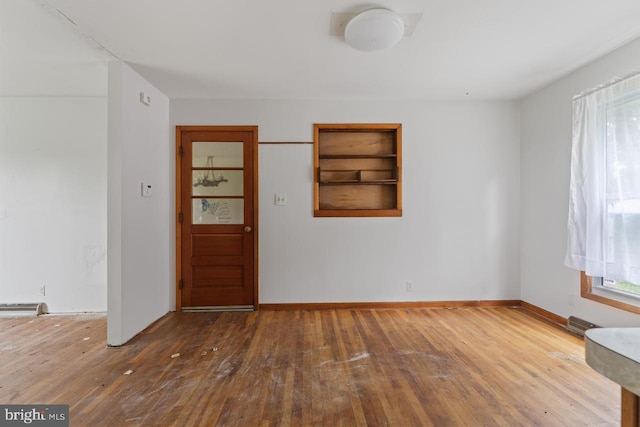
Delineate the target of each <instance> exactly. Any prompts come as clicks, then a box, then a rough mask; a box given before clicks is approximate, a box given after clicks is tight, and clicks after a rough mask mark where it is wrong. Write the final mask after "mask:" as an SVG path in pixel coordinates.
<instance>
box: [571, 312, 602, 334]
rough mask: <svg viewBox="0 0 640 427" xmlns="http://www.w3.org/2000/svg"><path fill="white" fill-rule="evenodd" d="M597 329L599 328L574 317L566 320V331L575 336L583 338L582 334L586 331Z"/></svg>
mask: <svg viewBox="0 0 640 427" xmlns="http://www.w3.org/2000/svg"><path fill="white" fill-rule="evenodd" d="M599 327H600V326H598V325H595V324H593V323H591V322H589V321H587V320H584V319H580V318H578V317H575V316H569V319H568V320H567V331H569V332H571V333H573V334H576V335H580V336H581V337H583V336H584V333H585V331H586V330H587V329H592V328H599Z"/></svg>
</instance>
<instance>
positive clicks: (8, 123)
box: [0, 96, 107, 312]
mask: <svg viewBox="0 0 640 427" xmlns="http://www.w3.org/2000/svg"><path fill="white" fill-rule="evenodd" d="M106 114H107V100H106V97H62V96H61V97H51V98H39V97H19V98H7V97H5V98H0V302H3V303H25V302H45V303H46V304H47V309H48V311H49V312H80V311H105V310H106V306H107V290H106V285H107V275H106V265H107V263H106V251H107V249H106V247H107V219H106V218H107V215H106V210H107V198H106V184H107V181H106V170H107V161H106V152H107V115H106ZM41 286H44V287H45V296H41V295H40V292H39V290H40V287H41Z"/></svg>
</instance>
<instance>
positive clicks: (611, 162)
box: [565, 74, 640, 306]
mask: <svg viewBox="0 0 640 427" xmlns="http://www.w3.org/2000/svg"><path fill="white" fill-rule="evenodd" d="M573 108H574V110H573V145H572V157H571V188H570V192H571V199H570V205H569V222H568V225H569V227H568V231H569V233H568V245H567V257H566V260H565V264H566V265H568V266H569V267H573V268H576V269H580V270H582V271H584V272H586V274H587V275H588V276H591V277H593V279H592V280H590V281H589V284H588V286H585V284H584V283H583V287H582V290H583V296H585V293H586V294H587V295H589V294H595V295H598V296H602V298H605V299H610V300H615V301H623V302H624V303H625V304H630V305H632V306H635V305H640V286H639V285H640V74H636V75H635V76H632V77H629V78H626V79H623V80H620V81H618V82H616V83H612V84H610V85H607V86H605V87H603V88H600V89H598V90H595V91H593V92H591V93H589V94H586V95H583V96H579V97H576V98H575V99H574V103H573ZM583 282H584V280H583ZM587 288H588V291H585V289H587ZM601 302H605V301H601Z"/></svg>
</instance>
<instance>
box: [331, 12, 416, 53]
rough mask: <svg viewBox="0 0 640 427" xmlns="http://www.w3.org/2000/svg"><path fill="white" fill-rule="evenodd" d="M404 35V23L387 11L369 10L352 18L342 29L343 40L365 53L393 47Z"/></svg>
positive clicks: (394, 14) (396, 15)
mask: <svg viewBox="0 0 640 427" xmlns="http://www.w3.org/2000/svg"><path fill="white" fill-rule="evenodd" d="M403 34H404V22H403V21H402V18H401V17H400V15H398V14H397V13H395V12H393V11H391V10H389V9H369V10H365V11H364V12H362V13H359V14H357V15H356V16H354V17H353V18H352V19H351V20H350V21H349V23H348V24H347V26H346V27H345V29H344V39H345V40H346V42H347V44H349V46H351V47H352V48H354V49H357V50H362V51H365V52H373V51H376V50H383V49H388V48H390V47H392V46H395V45H396V43H398V42H399V41H400V39H402V35H403Z"/></svg>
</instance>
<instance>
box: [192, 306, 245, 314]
mask: <svg viewBox="0 0 640 427" xmlns="http://www.w3.org/2000/svg"><path fill="white" fill-rule="evenodd" d="M182 311H183V312H185V313H208V312H216V311H254V308H253V306H252V305H229V306H226V305H222V306H208V307H182Z"/></svg>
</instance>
